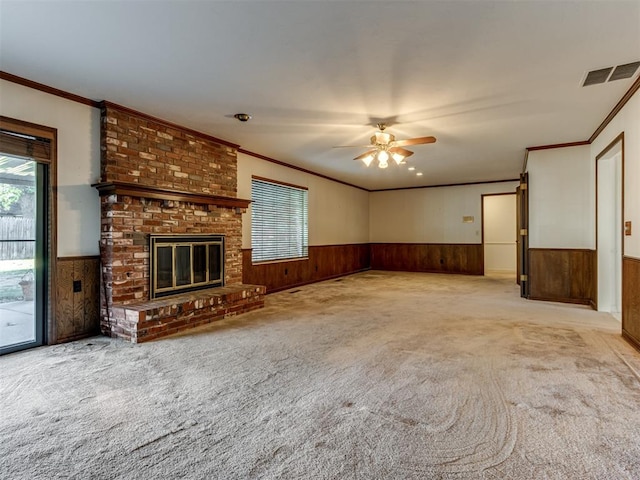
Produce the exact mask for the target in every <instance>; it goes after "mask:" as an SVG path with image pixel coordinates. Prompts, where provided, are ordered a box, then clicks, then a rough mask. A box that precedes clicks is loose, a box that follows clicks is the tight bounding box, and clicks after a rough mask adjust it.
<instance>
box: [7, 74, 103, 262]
mask: <svg viewBox="0 0 640 480" xmlns="http://www.w3.org/2000/svg"><path fill="white" fill-rule="evenodd" d="M0 114H1V115H4V116H6V117H10V118H15V119H18V120H24V121H26V122H31V123H36V124H38V125H43V126H46V127H52V128H56V129H57V130H58V152H57V153H58V157H57V159H58V179H57V180H58V232H57V234H58V256H76V255H78V256H80V255H97V254H98V240H99V238H100V201H99V197H98V192H97V191H96V190H95V189H94V188H92V187H91V184H92V183H95V182H96V181H97V180H98V178H99V176H100V111H99V110H98V109H97V108H93V107H90V106H88V105H83V104H81V103H77V102H72V101H70V100H66V99H64V98H60V97H57V96H55V95H50V94H48V93H44V92H40V91H38V90H33V89H31V88H27V87H23V86H22V85H17V84H15V83H12V82H7V81H5V80H0Z"/></svg>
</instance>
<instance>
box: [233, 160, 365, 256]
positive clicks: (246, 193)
mask: <svg viewBox="0 0 640 480" xmlns="http://www.w3.org/2000/svg"><path fill="white" fill-rule="evenodd" d="M252 175H256V176H259V177H264V178H269V179H271V180H279V181H281V182H286V183H291V184H294V185H300V186H301V187H307V188H308V189H309V197H308V200H309V245H311V246H318V245H340V244H347V243H367V242H368V241H369V198H368V195H369V194H368V192H366V191H364V190H360V189H358V188H354V187H349V186H347V185H342V184H340V183H337V182H333V181H331V180H326V179H324V178H321V177H318V176H316V175H311V174H308V173H304V172H301V171H299V170H295V169H293V168H288V167H285V166H282V165H277V164H275V163H272V162H267V161H265V160H260V159H258V158H255V157H253V156H250V155H246V154H243V153H238V197H239V198H246V199H251V176H252ZM250 215H251V208H249V209H248V210H247V213H245V214H244V215H243V218H242V247H243V248H251V216H250Z"/></svg>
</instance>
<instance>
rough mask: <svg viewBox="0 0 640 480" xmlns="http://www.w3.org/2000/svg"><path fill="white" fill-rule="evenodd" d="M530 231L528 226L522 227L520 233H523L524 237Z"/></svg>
mask: <svg viewBox="0 0 640 480" xmlns="http://www.w3.org/2000/svg"><path fill="white" fill-rule="evenodd" d="M528 234H529V233H528V231H527V229H526V228H521V229H520V235H522V236H523V237H526V236H527V235H528Z"/></svg>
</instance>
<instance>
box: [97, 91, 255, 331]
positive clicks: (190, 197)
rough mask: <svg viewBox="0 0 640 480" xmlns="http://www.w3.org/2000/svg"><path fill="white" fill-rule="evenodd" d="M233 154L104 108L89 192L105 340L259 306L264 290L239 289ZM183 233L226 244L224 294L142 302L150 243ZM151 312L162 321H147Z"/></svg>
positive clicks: (238, 204) (241, 204) (241, 203)
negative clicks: (93, 200) (96, 195)
mask: <svg viewBox="0 0 640 480" xmlns="http://www.w3.org/2000/svg"><path fill="white" fill-rule="evenodd" d="M236 147H237V146H234V145H231V144H225V143H224V142H222V141H217V139H214V138H212V137H208V136H206V135H202V134H198V133H197V132H193V131H191V130H188V129H184V128H181V127H178V126H176V125H173V124H169V123H166V122H163V121H161V120H158V119H155V118H153V117H149V116H146V115H144V114H141V113H139V112H134V111H132V110H129V109H127V108H124V107H120V106H117V105H113V104H110V103H107V102H105V103H104V104H103V106H102V123H101V149H102V160H101V181H100V183H99V184H96V187H97V188H98V190H99V191H100V195H101V217H102V220H101V223H102V226H101V238H100V246H101V260H102V282H103V288H102V299H101V330H102V332H103V334H105V335H110V336H116V337H122V338H125V339H127V340H131V341H133V342H138V341H142V340H149V339H152V338H157V337H159V336H162V335H169V334H171V333H174V332H175V331H178V330H183V329H185V328H190V327H193V326H196V325H201V324H203V323H208V322H211V321H214V320H218V319H220V318H224V317H225V316H228V315H229V314H238V313H242V312H244V311H249V310H253V309H255V308H259V307H260V306H262V305H263V296H264V293H265V292H264V288H263V287H261V286H256V285H242V253H241V247H242V212H243V211H244V208H246V207H247V205H248V203H249V202H248V201H247V200H242V199H238V198H237V197H236V192H237V157H236ZM185 233H186V234H217V235H224V236H225V259H224V262H225V269H224V271H225V278H224V283H225V287H222V288H223V289H224V288H226V290H219V291H218V289H208V290H202V291H199V292H195V293H192V294H189V295H187V296H186V297H185V296H184V295H176V296H172V297H169V298H167V299H162V300H160V301H153V302H149V298H150V297H149V292H150V288H149V282H150V280H149V278H150V268H149V235H150V234H168V235H171V234H185ZM229 289H231V290H229ZM158 302H159V303H158ZM166 302H169V303H166ZM161 304H162V305H161ZM167 305H170V306H171V307H170V308H169V309H168V310H167V308H168V307H167ZM158 309H160V310H162V312H165V313H167V312H168V313H167V314H166V315H165V314H164V313H163V314H160V313H156V314H149V312H150V311H156V310H158ZM160 310H158V311H160ZM133 312H139V315H138V317H137V320H136V321H133V318H134V317H135V314H134V313H133Z"/></svg>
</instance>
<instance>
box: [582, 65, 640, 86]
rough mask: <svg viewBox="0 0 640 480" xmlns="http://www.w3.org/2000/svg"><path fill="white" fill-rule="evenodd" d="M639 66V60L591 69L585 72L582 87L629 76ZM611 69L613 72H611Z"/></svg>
mask: <svg viewBox="0 0 640 480" xmlns="http://www.w3.org/2000/svg"><path fill="white" fill-rule="evenodd" d="M638 67H640V62H633V63H627V64H624V65H618V66H617V67H615V70H614V67H608V68H600V69H598V70H592V71H590V72H589V73H587V76H586V78H585V79H584V83H583V84H582V86H583V87H588V86H589V85H597V84H599V83H605V82H607V81H609V82H613V81H614V80H622V79H624V78H631V77H633V76H634V75H635V74H636V71H637V70H638ZM612 71H613V73H611V72H612Z"/></svg>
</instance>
